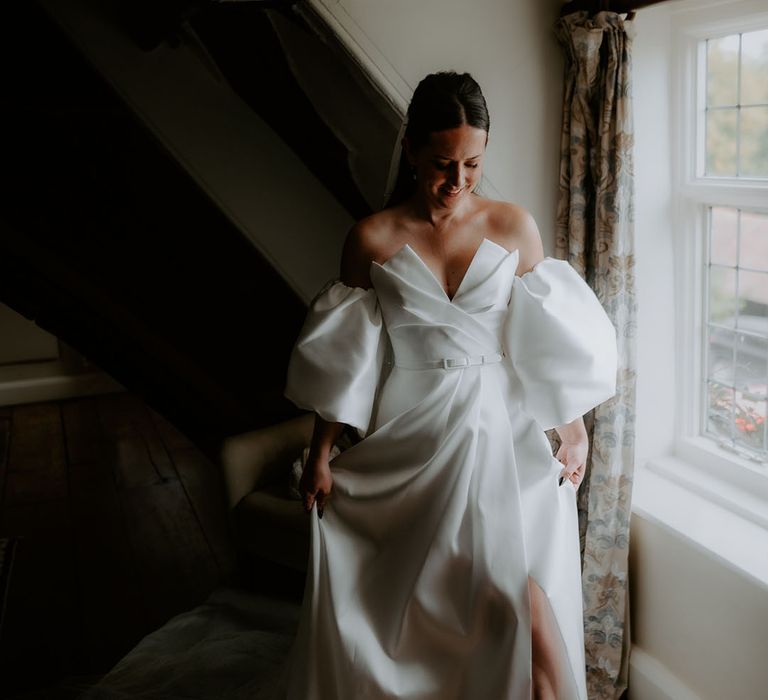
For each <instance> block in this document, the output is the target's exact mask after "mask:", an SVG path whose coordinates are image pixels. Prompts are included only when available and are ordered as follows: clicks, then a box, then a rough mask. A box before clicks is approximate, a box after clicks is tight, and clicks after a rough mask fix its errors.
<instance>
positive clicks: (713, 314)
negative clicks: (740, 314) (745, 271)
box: [709, 265, 737, 327]
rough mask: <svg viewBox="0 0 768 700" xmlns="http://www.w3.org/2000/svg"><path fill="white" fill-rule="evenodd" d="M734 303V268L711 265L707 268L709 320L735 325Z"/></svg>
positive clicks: (735, 309)
mask: <svg viewBox="0 0 768 700" xmlns="http://www.w3.org/2000/svg"><path fill="white" fill-rule="evenodd" d="M736 303H737V300H736V270H733V269H731V268H728V267H717V266H715V265H712V266H711V267H710V269H709V319H710V321H713V322H715V323H719V324H721V325H724V326H731V327H735V325H736V311H737V305H736Z"/></svg>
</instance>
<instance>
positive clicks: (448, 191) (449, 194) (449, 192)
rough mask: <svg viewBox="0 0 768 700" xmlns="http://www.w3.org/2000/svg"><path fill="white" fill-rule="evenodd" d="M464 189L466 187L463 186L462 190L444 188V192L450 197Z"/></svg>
mask: <svg viewBox="0 0 768 700" xmlns="http://www.w3.org/2000/svg"><path fill="white" fill-rule="evenodd" d="M463 191H464V188H463V187H462V188H461V189H460V190H453V191H451V190H446V189H444V190H443V193H444V194H446V195H447V196H449V197H455V196H456V195H457V194H460V193H461V192H463Z"/></svg>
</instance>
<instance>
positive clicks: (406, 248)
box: [371, 236, 519, 304]
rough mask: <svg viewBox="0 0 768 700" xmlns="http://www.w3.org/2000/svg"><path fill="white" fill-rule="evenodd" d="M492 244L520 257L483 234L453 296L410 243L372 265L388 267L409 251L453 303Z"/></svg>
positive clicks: (448, 300) (515, 252)
mask: <svg viewBox="0 0 768 700" xmlns="http://www.w3.org/2000/svg"><path fill="white" fill-rule="evenodd" d="M488 244H490V245H491V246H493V247H494V248H496V249H497V250H498V251H500V252H501V253H503V255H504V256H509V255H517V256H518V257H519V250H518V249H517V248H515V250H511V251H510V250H507V249H506V248H505V247H504V246H503V245H499V244H498V243H496V242H495V241H492V240H491V239H490V238H488V237H487V236H483V239H482V241H480V245H479V246H478V247H477V249H476V250H475V253H474V255H473V256H472V259H471V260H470V261H469V265H468V266H467V269H466V270H465V271H464V275H463V276H462V278H461V281H460V282H459V286H458V287H457V288H456V292H455V293H454V295H453V296H448V293H447V292H446V291H445V287H443V284H442V282H441V281H440V280H439V279H438V278H437V275H436V274H435V273H434V271H433V270H432V268H431V267H430V266H429V265H427V263H425V262H424V260H423V259H422V257H421V256H420V255H419V254H418V253H417V252H416V251H415V250H414V248H413V247H412V246H411V244H410V243H405V244H403V245H402V246H401V247H400V248H398V250H397V251H396V252H395V253H393V254H392V255H390V256H389V257H388V258H387V259H386V260H385V261H384V262H383V263H379V262H376V261H375V260H371V267H373V266H374V265H377V266H379V267H382V268H386V267H387V266H388V265H389V263H390V262H392V261H393V260H394V259H395V258H397V257H398V256H400V255H402V254H404V253H408V254H410V255H411V256H412V257H413V258H415V259H416V262H417V264H419V265H420V266H421V267H422V268H423V269H424V271H425V272H427V274H428V276H429V277H430V278H431V279H432V281H433V282H434V283H435V285H436V286H437V288H438V289H439V290H440V292H441V293H442V296H443V298H444V299H445V300H446V301H447V302H448V303H449V304H453V303H454V301H455V300H456V298H457V297H458V296H459V295H460V294H461V292H462V291H463V288H464V283H465V282H466V281H467V278H469V277H470V275H471V273H472V272H473V271H474V267H475V263H476V261H477V259H478V257H479V255H480V251H481V250H482V249H483V246H485V245H488Z"/></svg>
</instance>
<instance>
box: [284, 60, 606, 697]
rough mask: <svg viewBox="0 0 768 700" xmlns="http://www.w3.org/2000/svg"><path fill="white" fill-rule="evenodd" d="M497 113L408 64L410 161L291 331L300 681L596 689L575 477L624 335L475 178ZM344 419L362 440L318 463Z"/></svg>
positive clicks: (340, 689)
mask: <svg viewBox="0 0 768 700" xmlns="http://www.w3.org/2000/svg"><path fill="white" fill-rule="evenodd" d="M488 132H489V117H488V112H487V109H486V104H485V100H484V98H483V95H482V93H481V91H480V88H479V86H478V85H477V83H476V82H475V81H474V80H473V79H472V77H471V76H470V75H469V74H461V75H457V74H456V73H453V72H443V73H437V74H433V75H429V76H427V77H426V78H424V80H422V81H421V83H419V85H418V87H417V88H416V91H415V93H414V95H413V99H412V101H411V104H410V106H409V109H408V123H407V128H406V131H405V136H404V138H403V143H402V146H403V156H402V161H401V175H405V176H406V177H405V179H403V178H401V179H400V181H399V184H398V187H397V188H396V191H395V193H394V195H393V200H391V201H390V203H389V205H388V206H387V207H385V208H384V209H383V210H382V211H380V212H377V213H375V214H373V215H371V216H369V217H367V218H365V219H363V220H362V221H360V222H358V223H357V224H355V226H354V227H353V228H352V229H351V231H350V232H349V234H348V236H347V240H346V243H345V247H344V251H343V255H342V263H341V275H340V278H339V279H338V280H332V281H331V282H330V283H329V284H328V285H326V287H325V288H324V289H323V290H321V292H320V293H319V294H318V295H317V296H316V297H315V299H314V300H313V301H312V304H311V306H310V310H309V312H308V315H307V319H306V321H305V324H304V327H303V329H302V331H301V334H300V336H299V339H298V341H297V343H296V345H295V347H294V349H293V353H292V356H291V361H290V365H289V371H288V381H287V386H286V396H287V397H288V398H290V399H291V400H292V401H294V402H295V403H296V404H297V405H299V406H301V407H303V408H307V409H311V410H314V411H315V412H316V423H315V430H314V435H313V438H312V444H311V448H310V454H309V458H308V461H307V464H306V466H305V469H304V472H303V475H302V478H301V482H300V488H301V490H302V493H303V495H304V499H305V500H304V505H305V509H306V510H307V512H308V513H309V514H310V517H311V518H312V545H311V550H310V557H309V567H308V571H307V578H306V589H305V597H304V603H303V607H302V615H301V621H300V624H299V630H298V634H297V637H296V641H295V643H294V648H293V650H292V655H291V659H290V663H291V669H290V674H289V676H288V697H289V698H290V699H291V700H294V699H295V700H299V699H301V700H309V699H313V698H317V699H321V700H326V699H328V700H347V699H350V700H362V699H364V698H366V699H367V698H369V699H371V700H372V699H374V698H375V699H380V698H398V699H400V700H403V699H408V698H411V699H414V700H415V699H416V698H418V699H419V700H426V699H427V698H429V699H434V700H438V699H439V700H450V699H452V698H456V699H458V698H466V699H468V700H469V699H473V700H475V699H488V700H499V699H501V698H509V699H510V700H523V699H526V700H527V699H529V698H531V697H535V698H557V700H568V699H570V698H573V699H578V700H586V697H587V695H586V678H585V668H584V663H585V661H584V646H583V626H582V603H581V575H580V554H579V539H578V524H577V509H576V497H575V492H576V489H577V488H578V485H579V483H580V482H581V479H582V478H583V476H584V466H585V462H586V457H587V449H588V444H587V434H586V430H585V428H584V423H583V420H582V415H583V414H584V413H586V412H587V411H588V410H589V409H591V408H592V407H594V406H595V405H597V404H599V403H601V402H602V401H605V400H607V399H609V398H611V397H612V396H613V395H614V393H615V381H616V336H615V331H614V328H613V325H612V324H611V322H610V320H609V319H608V317H607V315H606V314H605V312H604V310H603V308H602V306H601V305H600V303H599V301H598V300H597V298H596V297H595V295H594V293H593V292H592V290H591V289H590V288H589V287H588V286H587V285H586V283H585V282H584V281H583V280H582V279H581V277H579V276H578V274H577V273H576V272H575V271H574V270H573V269H572V268H571V267H570V266H569V265H568V263H567V262H565V261H561V260H555V259H553V258H545V257H544V256H543V248H542V243H541V239H540V236H539V232H538V230H537V228H536V224H535V223H534V221H533V219H532V217H531V216H530V215H529V214H528V213H527V212H526V211H525V210H524V209H523V208H521V207H519V206H516V205H513V204H509V203H506V202H499V201H493V200H490V199H486V198H484V197H480V196H478V195H477V194H475V193H474V189H475V187H476V186H477V184H478V183H479V181H480V176H481V172H482V163H483V157H484V154H485V149H486V145H487V142H488ZM409 182H410V186H408V183H409ZM345 424H346V425H350V426H352V427H354V428H356V429H357V430H358V432H359V434H360V436H361V437H363V439H362V440H361V441H360V442H358V443H357V444H355V445H354V446H353V447H351V448H350V449H348V450H346V451H345V452H342V453H341V454H340V455H339V456H337V457H336V458H335V459H334V460H333V461H332V462H331V463H329V459H328V456H329V452H330V449H331V447H332V445H333V443H334V441H335V440H336V438H337V437H338V436H339V435H340V433H341V431H342V429H343V427H344V425H345ZM553 427H554V428H556V429H557V432H558V434H559V435H560V437H561V438H562V446H561V447H560V449H559V451H558V453H557V456H556V457H553V456H552V452H551V449H550V446H549V441H548V440H547V438H546V435H545V434H544V430H546V429H550V428H553ZM563 476H564V477H565V480H564V481H563V480H562V479H561V477H563ZM313 506H315V507H313ZM320 518H323V519H322V520H320Z"/></svg>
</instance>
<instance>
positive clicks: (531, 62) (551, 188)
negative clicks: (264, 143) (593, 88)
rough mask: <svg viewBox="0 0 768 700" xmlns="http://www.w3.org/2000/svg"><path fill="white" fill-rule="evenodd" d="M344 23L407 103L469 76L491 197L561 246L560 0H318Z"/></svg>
mask: <svg viewBox="0 0 768 700" xmlns="http://www.w3.org/2000/svg"><path fill="white" fill-rule="evenodd" d="M312 5H313V6H318V9H322V8H325V10H326V12H327V13H330V14H331V15H332V17H333V18H334V19H336V20H338V21H339V22H340V23H342V24H343V26H344V28H345V29H346V30H347V31H348V32H350V34H351V35H352V40H353V41H355V42H357V44H358V50H360V47H363V48H364V50H365V52H366V54H367V55H368V56H378V57H379V58H377V59H376V63H377V65H378V67H379V68H380V69H381V70H382V71H383V72H384V74H385V76H386V77H388V78H389V79H390V81H391V83H392V84H393V85H395V86H396V88H397V89H398V90H399V91H400V92H401V93H402V92H407V93H408V94H407V95H402V97H403V98H404V99H406V100H407V98H410V94H411V93H412V92H413V90H414V89H415V87H416V85H417V84H418V82H419V80H421V79H422V78H423V77H424V76H425V75H427V74H428V73H432V72H435V71H438V70H455V71H457V72H469V73H471V74H472V76H473V77H474V78H475V79H476V80H477V81H478V83H479V84H480V87H481V88H482V89H483V94H484V95H485V98H486V102H487V103H488V110H489V112H490V116H491V131H490V137H489V142H488V151H487V154H486V159H485V168H484V171H485V173H484V174H485V176H486V177H487V178H488V180H489V181H490V184H491V186H490V187H488V188H486V189H485V190H484V191H485V193H486V194H487V196H490V197H494V198H496V197H499V198H501V199H505V200H508V201H511V202H515V203H517V204H520V205H521V206H523V207H525V208H526V209H528V210H529V211H530V212H531V213H532V214H533V216H534V217H535V219H536V221H537V223H538V225H539V229H540V231H541V236H542V240H543V241H544V249H545V252H546V253H547V254H551V252H552V250H553V249H554V222H555V210H556V204H557V180H558V163H559V151H560V146H559V143H560V120H561V108H560V105H561V99H562V82H563V58H562V54H561V50H560V47H559V45H558V43H557V40H556V38H555V34H554V29H553V27H554V23H555V21H556V20H557V17H558V13H559V8H560V2H559V0H546V1H545V2H510V1H509V0H478V1H476V2H472V3H468V2H459V1H458V0H419V2H413V0H388V1H387V2H380V1H379V0H341V1H340V2H338V3H336V2H332V1H331V0H315V1H314V2H312Z"/></svg>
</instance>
